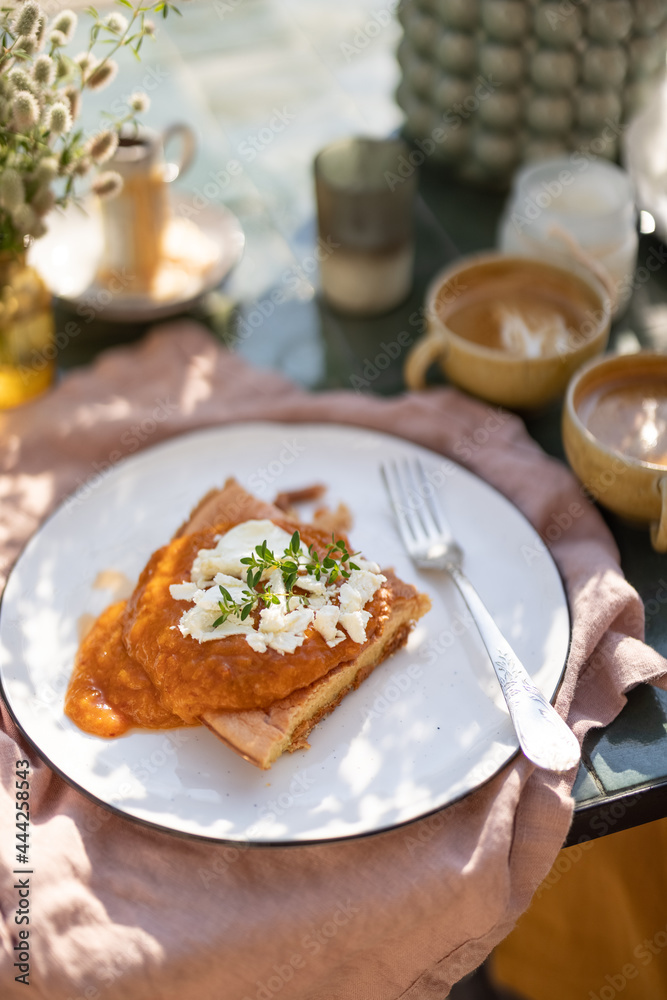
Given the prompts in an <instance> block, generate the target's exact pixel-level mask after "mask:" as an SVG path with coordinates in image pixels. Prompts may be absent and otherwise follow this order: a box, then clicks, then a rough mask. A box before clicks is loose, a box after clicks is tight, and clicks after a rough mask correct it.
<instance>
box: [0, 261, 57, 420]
mask: <svg viewBox="0 0 667 1000" xmlns="http://www.w3.org/2000/svg"><path fill="white" fill-rule="evenodd" d="M54 333H55V323H54V319H53V308H52V304H51V293H50V292H49V290H48V288H47V287H46V285H45V284H44V282H43V280H42V278H41V277H40V276H39V274H38V273H37V271H35V269H34V268H33V267H30V266H29V265H28V264H27V263H26V259H25V254H13V253H0V410H6V409H8V408H9V407H12V406H18V405H19V404H20V403H25V402H26V401H27V400H29V399H32V398H33V397H34V396H37V395H39V393H40V392H43V391H44V390H45V389H47V388H48V387H49V385H50V384H51V382H52V380H53V375H54V371H55V361H54V359H55V354H56V351H55V345H54Z"/></svg>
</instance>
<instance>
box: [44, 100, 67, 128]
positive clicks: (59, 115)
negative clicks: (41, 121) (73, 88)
mask: <svg viewBox="0 0 667 1000" xmlns="http://www.w3.org/2000/svg"><path fill="white" fill-rule="evenodd" d="M46 127H47V129H48V131H49V132H53V133H54V135H64V134H65V132H69V130H70V129H71V127H72V115H71V113H70V110H69V107H68V106H67V105H66V104H65V103H64V102H63V101H56V102H55V104H52V105H51V107H50V108H49V109H48V111H47V112H46Z"/></svg>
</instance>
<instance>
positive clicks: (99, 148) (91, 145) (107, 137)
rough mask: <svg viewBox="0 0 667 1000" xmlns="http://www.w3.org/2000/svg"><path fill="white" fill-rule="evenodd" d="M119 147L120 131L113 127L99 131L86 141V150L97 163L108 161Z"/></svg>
mask: <svg viewBox="0 0 667 1000" xmlns="http://www.w3.org/2000/svg"><path fill="white" fill-rule="evenodd" d="M117 149H118V133H117V132H112V131H111V129H105V130H104V132H98V133H97V135H94V136H92V137H91V138H90V139H89V140H88V142H87V143H86V152H87V153H88V155H89V156H90V158H91V160H93V161H94V162H95V163H106V161H107V160H110V159H111V157H112V156H113V154H114V153H115V152H116V150H117Z"/></svg>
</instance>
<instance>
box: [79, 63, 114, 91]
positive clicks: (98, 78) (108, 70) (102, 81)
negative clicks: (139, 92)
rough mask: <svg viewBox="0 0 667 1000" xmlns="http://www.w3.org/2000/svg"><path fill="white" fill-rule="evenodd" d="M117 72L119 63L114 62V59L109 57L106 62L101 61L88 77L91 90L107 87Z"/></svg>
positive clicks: (87, 84)
mask: <svg viewBox="0 0 667 1000" xmlns="http://www.w3.org/2000/svg"><path fill="white" fill-rule="evenodd" d="M117 72H118V63H117V62H114V60H113V59H107V60H106V62H101V63H100V64H99V66H96V67H95V69H94V70H93V71H92V72H91V74H90V75H89V76H88V78H87V79H86V86H87V87H89V88H90V89H91V90H101V89H102V87H106V86H107V84H109V83H111V81H112V80H113V78H114V77H115V75H116V73H117Z"/></svg>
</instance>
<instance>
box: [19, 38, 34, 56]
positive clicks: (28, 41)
mask: <svg viewBox="0 0 667 1000" xmlns="http://www.w3.org/2000/svg"><path fill="white" fill-rule="evenodd" d="M36 48H37V39H36V37H35V36H34V35H19V37H18V38H17V39H16V49H17V50H20V51H21V52H25V54H26V55H27V56H31V55H32V54H33V52H34V51H35V49H36Z"/></svg>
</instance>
